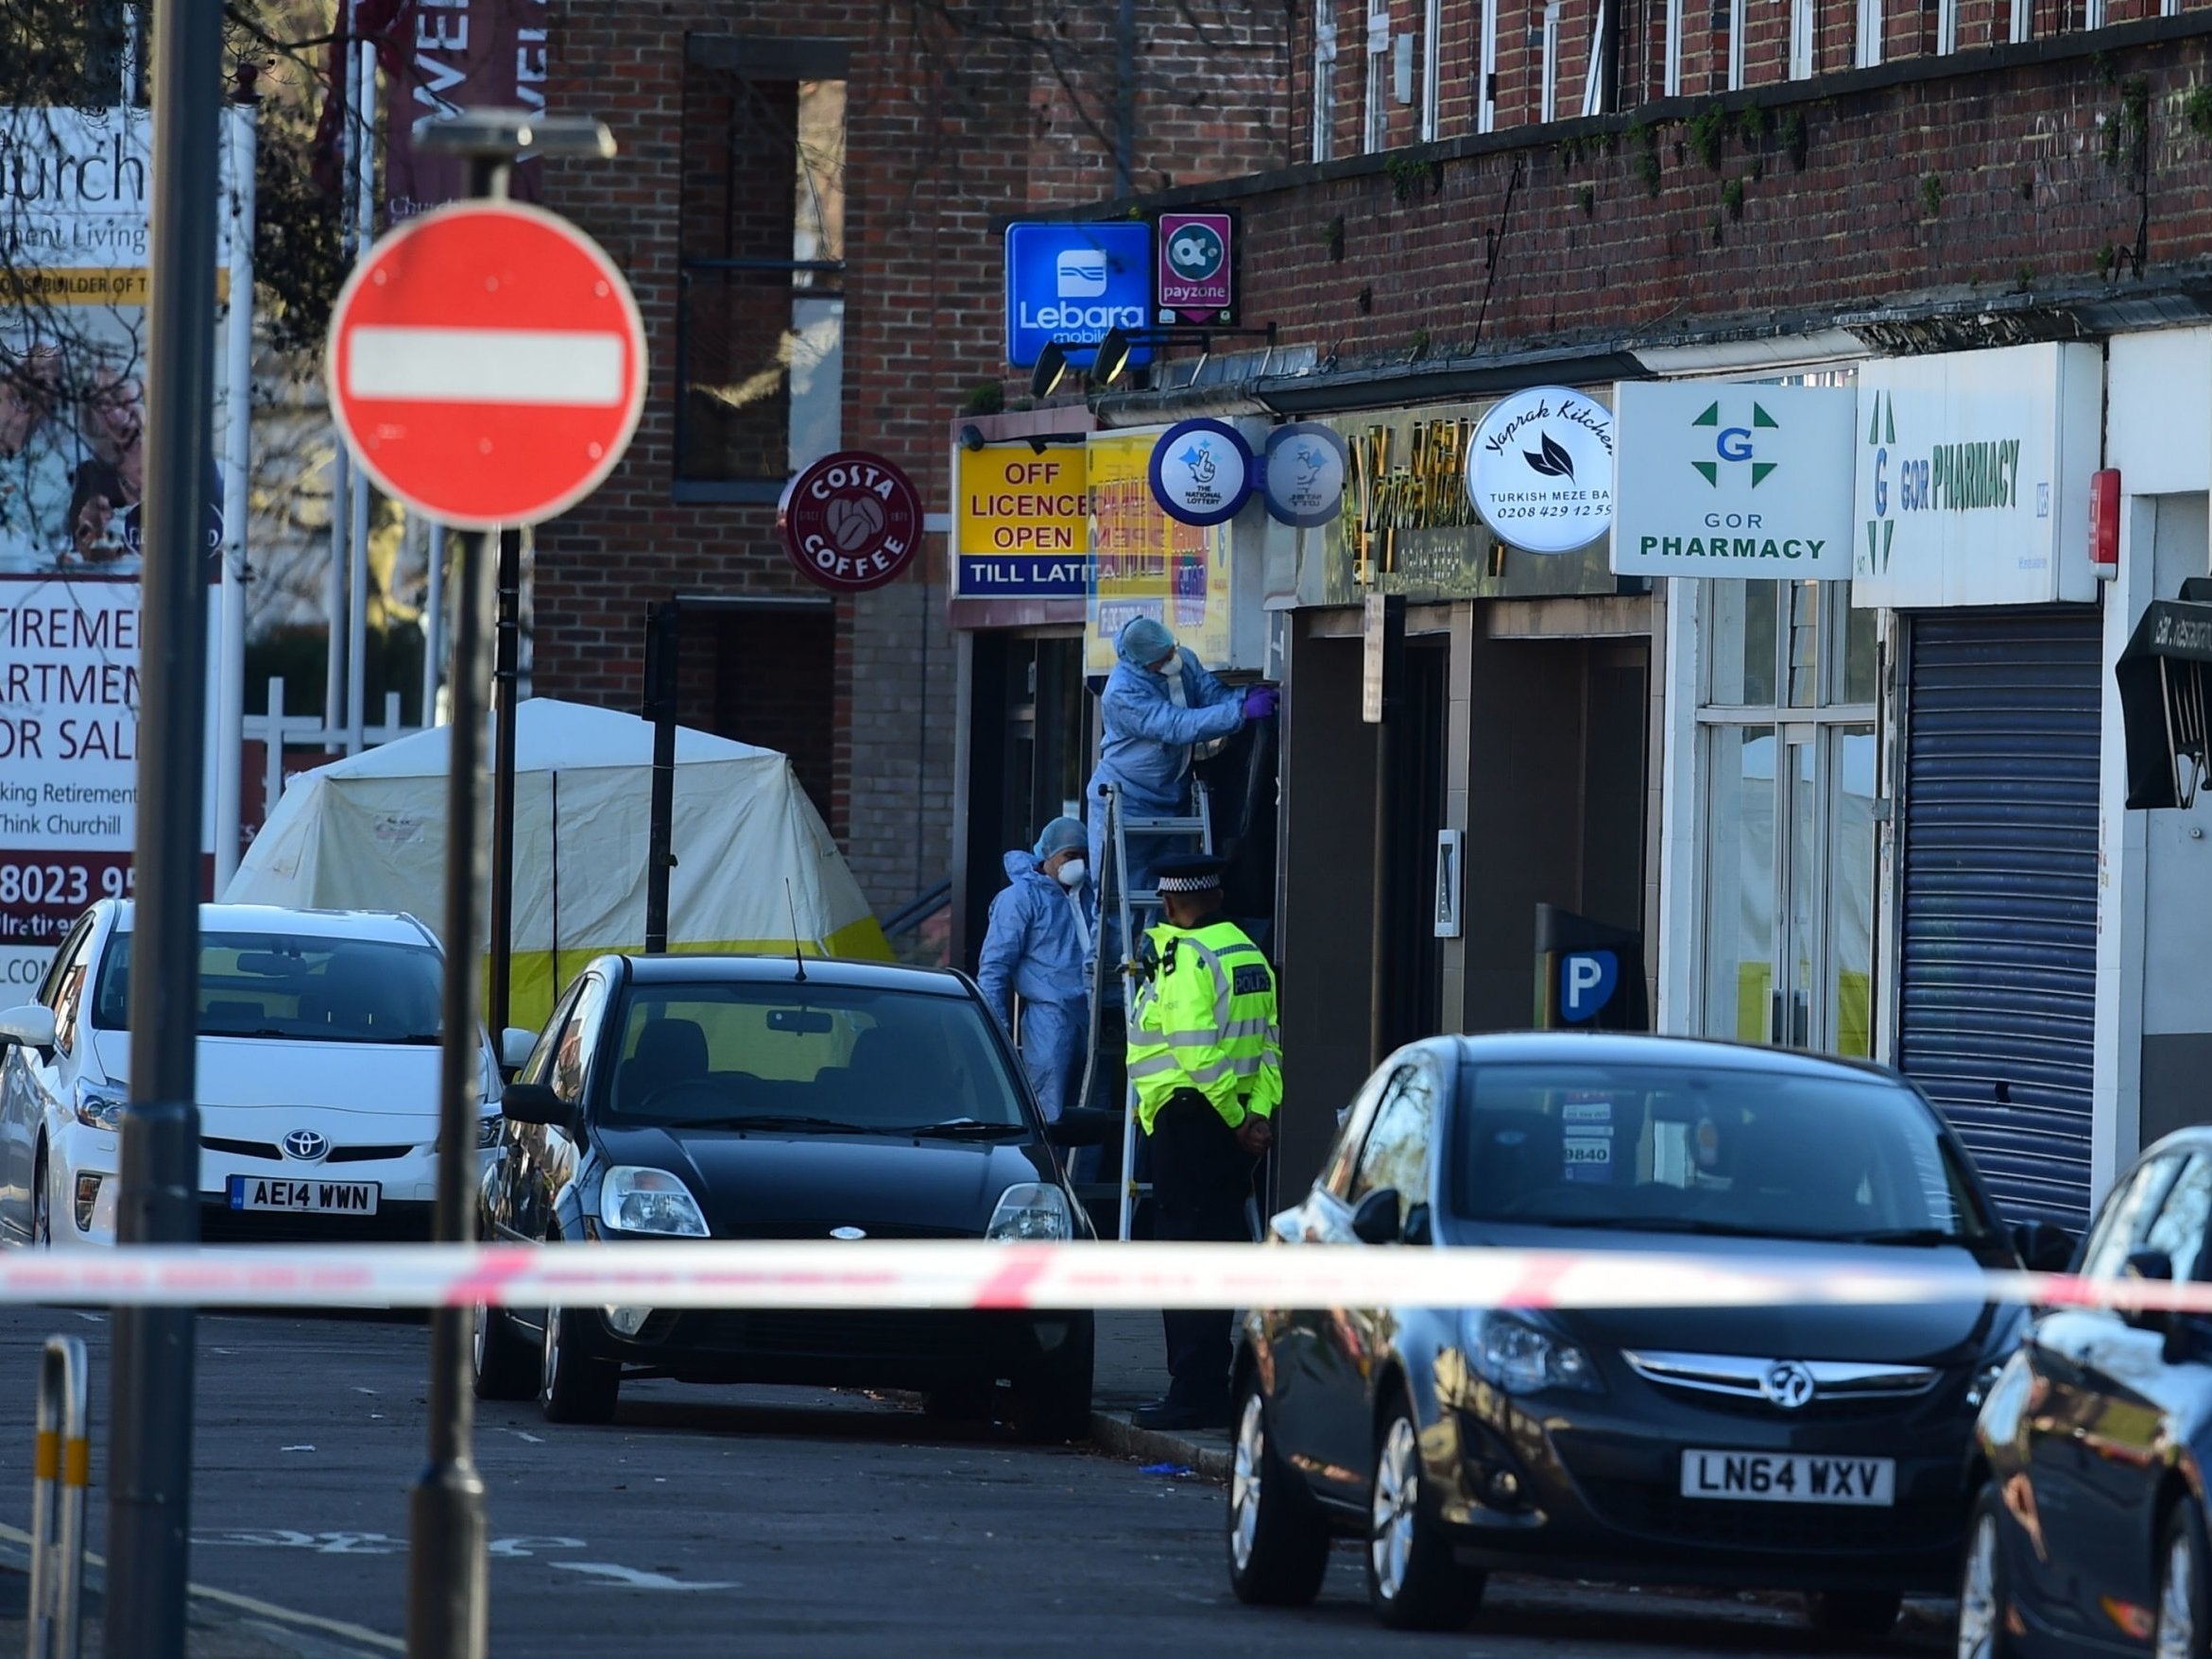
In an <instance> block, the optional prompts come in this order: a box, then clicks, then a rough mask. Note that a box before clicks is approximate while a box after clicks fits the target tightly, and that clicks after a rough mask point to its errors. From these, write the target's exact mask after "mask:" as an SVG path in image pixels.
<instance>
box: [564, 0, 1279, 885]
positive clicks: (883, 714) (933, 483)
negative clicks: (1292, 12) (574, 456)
mask: <svg viewBox="0 0 2212 1659" xmlns="http://www.w3.org/2000/svg"><path fill="white" fill-rule="evenodd" d="M1114 10H1115V9H1114V8H1112V7H1110V6H1100V5H1096V4H1089V3H1086V0H1007V3H1002V4H996V5H991V6H984V5H971V4H967V3H965V0H939V3H938V4H935V5H914V6H910V5H906V4H902V3H894V0H806V3H803V4H801V3H798V0H754V3H752V4H748V5H746V6H742V7H741V6H736V5H732V4H729V3H728V0H721V3H716V0H667V3H665V4H662V5H660V6H656V7H651V8H647V7H643V6H634V5H609V4H606V3H605V0H554V4H553V6H552V30H553V40H554V48H553V60H552V68H551V81H550V84H549V90H548V103H549V108H551V109H552V110H553V111H557V112H569V113H582V112H589V113H593V114H596V115H598V116H599V117H601V118H602V119H603V120H605V121H607V122H608V124H609V126H610V127H611V128H613V130H614V133H615V137H616V139H617V141H618V143H619V144H620V145H621V149H622V156H621V159H620V160H619V161H618V162H613V163H610V164H592V165H589V166H587V165H583V164H577V163H569V164H562V165H552V164H549V165H548V168H547V174H546V180H545V200H546V203H547V205H548V206H550V207H553V208H555V209H556V210H557V211H559V212H562V213H565V214H569V215H570V216H572V217H574V218H575V219H576V220H577V221H578V222H579V223H581V224H582V225H583V226H584V227H585V229H587V230H589V231H592V233H593V234H594V235H596V236H597V237H598V238H599V239H600V241H601V242H602V243H604V244H605V245H606V247H607V248H608V249H609V252H610V253H611V254H612V255H613V256H614V258H615V259H616V260H617V261H619V262H620V263H621V265H623V267H624V269H625V270H626V271H627V272H628V273H629V277H630V281H631V283H632V285H633V287H634V288H635V289H636V291H637V295H638V301H639V305H640V307H641V309H642V310H643V314H644V318H645V324H646V329H647V333H648V337H649V341H650V353H649V354H650V358H651V386H650V394H649V401H648V404H647V411H646V415H645V419H644V420H643V423H642V425H641V426H640V429H639V432H638V436H637V439H636V441H635V442H634V443H633V445H632V447H631V449H630V452H629V454H628V456H627V457H626V460H625V462H624V464H623V466H622V468H621V469H620V470H618V471H617V472H616V474H615V475H614V477H613V478H611V479H610V480H609V483H608V484H607V486H606V487H604V488H602V489H601V490H600V491H599V493H598V494H597V495H596V496H594V497H593V498H592V500H591V501H590V502H588V503H586V504H585V505H583V506H582V507H580V508H579V509H578V510H577V511H575V512H574V513H572V514H571V515H569V516H568V517H567V518H565V519H562V520H560V521H559V522H556V523H553V524H549V525H547V526H545V527H544V528H543V529H542V530H541V531H540V534H539V538H538V561H537V586H536V591H535V603H536V608H537V617H538V631H537V635H536V640H535V649H536V664H535V667H536V684H537V686H538V688H539V689H540V691H541V692H542V693H545V694H547V695H553V696H562V697H571V698H576V699H579V700H583V701H587V702H597V703H603V704H607V705H609V706H613V707H618V708H633V707H635V706H636V701H637V695H638V684H639V676H640V674H641V671H642V666H643V634H642V627H641V620H642V617H643V610H644V607H645V606H646V604H647V603H648V602H649V601H650V600H652V599H655V598H659V597H661V596H664V595H665V594H666V593H668V592H669V591H670V590H684V591H687V592H712V593H718V594H724V595H737V596H752V597H761V598H775V597H779V596H787V595H790V594H793V593H796V592H799V591H801V590H803V581H802V579H801V578H800V577H798V576H797V573H795V572H794V571H793V570H792V569H791V567H790V565H789V564H788V563H787V561H786V560H785V559H784V557H783V555H782V553H781V551H780V548H779V547H778V545H777V542H776V539H775V533H774V531H775V524H774V520H775V514H774V508H773V506H771V505H737V504H731V503H727V502H724V503H712V502H700V501H678V500H677V499H676V496H677V491H676V490H675V488H674V480H675V479H676V477H677V436H676V422H675V396H676V393H675V386H676V356H677V299H678V259H679V254H680V253H681V252H682V251H684V243H685V237H686V233H687V227H686V226H685V225H684V224H683V223H682V219H683V204H684V202H685V199H686V197H685V191H684V183H685V180H686V176H687V173H688V175H689V176H690V178H691V180H692V182H693V186H694V188H693V191H692V193H691V197H692V200H693V202H694V206H696V207H699V208H700V211H701V214H702V215H704V216H705V217H706V218H708V219H714V216H715V214H716V213H719V211H720V208H721V206H722V204H721V203H720V202H719V201H718V200H716V201H713V202H712V204H711V205H712V209H713V210H714V212H712V213H710V212H708V211H707V209H708V206H709V205H710V204H708V203H706V202H705V201H703V199H702V198H703V197H713V195H714V193H715V192H717V191H722V192H727V191H731V190H736V189H739V188H745V189H757V190H758V191H759V192H760V194H761V197H762V199H763V201H764V200H767V199H768V198H769V197H777V196H779V195H780V197H781V198H784V199H787V198H788V197H789V195H790V180H789V177H788V176H787V175H783V174H781V173H780V171H779V170H778V169H775V168H773V167H771V168H768V169H766V170H765V171H763V170H762V169H761V168H759V167H755V166H750V165H748V163H747V159H746V156H745V155H743V154H742V153H740V154H737V155H736V156H734V157H732V156H731V155H730V154H729V153H723V154H719V155H717V154H715V153H712V150H711V149H703V148H702V146H701V145H700V144H699V142H698V140H697V134H698V132H699V131H700V130H702V129H707V128H712V127H713V125H714V122H715V117H716V116H717V114H718V113H719V111H720V110H721V109H722V107H723V103H725V102H727V99H728V96H729V92H728V87H727V77H724V84H723V85H722V86H721V87H720V89H719V90H718V89H717V87H716V85H715V84H714V77H700V76H698V75H696V74H695V73H694V75H693V76H692V77H691V87H690V91H691V94H692V98H693V111H692V118H691V119H689V120H687V116H686V111H685V96H686V79H687V77H686V72H685V70H686V51H685V37H686V35H687V34H690V33H697V34H700V35H712V36H729V35H743V36H745V37H747V38H762V37H773V38H784V39H825V38H826V39H832V40H836V41H841V42H843V43H845V44H846V45H847V47H848V49H849V79H848V94H849V108H848V118H847V162H846V167H845V175H844V182H845V198H844V203H843V211H844V217H845V227H844V230H845V244H846V259H847V271H846V276H845V293H846V310H845V334H844V389H843V406H842V434H843V438H842V441H843V442H844V443H845V445H846V446H847V447H850V448H861V449H871V450H875V451H878V452H880V453H884V454H887V455H889V456H890V457H891V458H892V459H894V460H895V461H897V462H898V463H899V464H900V466H902V467H903V468H905V469H906V470H908V471H909V472H910V473H911V474H912V475H913V477H914V479H915V481H916V483H917V486H919V487H920V488H921V491H922V494H923V497H924V500H925V503H926V505H928V506H929V507H930V508H931V509H932V510H940V509H942V508H944V507H946V506H947V505H949V503H948V501H947V493H948V478H947V471H948V468H947V460H946V455H945V453H944V452H945V442H944V433H945V423H946V421H947V420H948V419H950V418H951V417H952V415H954V414H956V413H957V412H958V410H959V407H960V404H961V402H962V400H963V399H964V397H965V396H966V395H967V394H968V392H969V390H970V389H971V388H972V387H974V386H975V385H978V384H980V383H985V382H996V381H998V380H999V379H1000V378H1001V377H1002V376H1003V373H1004V368H1003V362H1002V347H1001V341H1002V337H1003V318H1002V315H1001V313H1002V309H1003V299H1002V292H1003V288H1002V284H1003V277H1002V273H1001V256H1000V251H999V248H1000V245H999V239H998V234H997V227H999V226H1000V225H1002V224H1003V221H1004V219H1005V217H1006V216H1007V215H1009V214H1019V213H1022V212H1025V211H1029V210H1030V209H1032V208H1033V207H1034V206H1035V205H1036V204H1039V203H1043V202H1048V201H1055V200H1079V199H1086V198H1089V197H1096V196H1099V195H1106V194H1111V190H1112V183H1113V177H1114V167H1113V158H1112V151H1111V134H1112V131H1113V121H1112V113H1113V109H1114V100H1113V79H1112V77H1113V62H1114V60H1113V53H1112V41H1111V39H1110V34H1106V33H1102V32H1101V30H1102V28H1106V29H1110V26H1111V20H1112V18H1113V16H1114ZM948 20H949V21H948ZM1140 24H1141V27H1140V39H1141V50H1140V54H1139V69H1140V78H1139V94H1138V104H1137V109H1138V119H1137V128H1138V146H1137V168H1136V173H1137V177H1138V179H1139V180H1142V181H1145V182H1148V183H1150V184H1152V185H1154V186H1156V187H1157V185H1158V184H1159V183H1160V181H1161V180H1162V179H1163V178H1164V179H1167V180H1175V181H1178V182H1189V181H1192V180H1206V179H1219V178H1226V177H1231V176H1235V175H1240V174H1245V173H1249V172H1252V171H1254V170H1255V169H1258V168H1260V167H1265V166H1279V165H1282V164H1284V163H1285V162H1288V161H1290V160H1293V159H1295V154H1296V153H1297V152H1296V151H1295V150H1294V148H1293V147H1292V145H1291V139H1292V128H1288V127H1286V125H1285V123H1286V115H1287V111H1289V106H1288V105H1287V104H1286V103H1285V101H1284V96H1285V88H1284V83H1283V64H1284V60H1285V53H1286V49H1287V42H1288V39H1289V31H1290V20H1289V18H1288V16H1287V14H1286V10H1285V5H1284V0H1140ZM718 99H720V100H721V101H720V102H718V101H717V100H718ZM1101 111H1104V113H1105V116H1106V119H1105V120H1104V121H1103V122H1101V121H1100V120H1099V119H1098V117H1099V114H1100V112H1101ZM1295 130H1296V131H1297V132H1298V133H1299V134H1301V135H1302V132H1303V128H1302V127H1300V128H1296V129H1295ZM687 135H689V136H690V138H691V140H692V142H691V143H690V144H689V145H687V142H686V140H687ZM778 211H779V212H780V209H779V210H778ZM727 216H728V215H726V214H725V215H723V217H724V218H727ZM716 222H720V221H716ZM688 231H689V234H690V235H691V237H692V238H693V239H694V252H695V248H696V238H697V237H698V236H699V235H701V234H702V233H703V230H702V226H701V224H700V223H699V222H697V220H696V219H694V224H693V225H692V226H690V227H688ZM772 233H773V232H772ZM743 298H748V299H749V298H759V296H758V294H757V293H755V294H752V295H749V296H745V297H743ZM718 315H719V316H720V317H721V319H722V320H724V321H725V322H727V324H728V325H729V335H730V337H731V339H732V340H733V341H735V342H739V343H748V342H749V343H750V344H751V346H752V351H751V358H750V359H749V360H750V361H757V360H759V359H760V357H761V355H762V353H761V349H760V342H759V341H757V340H755V339H754V338H753V336H754V335H756V334H761V333H767V334H769V335H770V338H771V339H772V338H773V330H774V329H775V327H776V324H775V323H774V322H773V321H772V320H764V319H763V318H762V317H760V316H754V315H753V314H752V312H751V311H750V310H749V309H748V308H747V307H746V305H744V304H740V303H738V302H737V300H736V299H732V300H731V302H730V304H729V307H728V308H727V309H726V310H724V311H722V312H721V313H719V314H718ZM747 362H748V358H747V357H746V353H745V352H744V351H737V350H736V349H735V348H734V347H733V350H732V355H731V357H730V359H729V365H727V366H726V367H727V368H729V370H730V371H731V372H732V373H739V372H741V371H742V370H743V369H744V368H745V367H746V363H747ZM762 419H763V424H764V425H765V426H766V427H767V428H768V429H769V430H771V432H772V431H774V430H776V429H779V428H780V420H781V415H780V405H779V406H778V409H777V410H776V411H775V412H774V413H772V415H769V416H763V418H762ZM754 436H755V437H756V438H757V437H758V434H755V435H754ZM756 447H761V446H759V445H758V444H756ZM768 447H773V446H768ZM693 448H694V453H696V440H694V443H693ZM943 562H944V556H943V548H942V544H941V538H932V539H931V543H930V546H929V547H928V549H927V554H926V556H925V558H924V559H922V560H920V561H917V569H916V570H915V572H914V573H911V574H910V575H909V576H907V577H905V578H903V579H901V580H900V582H898V583H895V584H893V585H892V586H891V587H889V588H887V589H884V590H881V591H879V592H876V593H873V594H867V595H863V596H860V597H858V598H856V599H847V600H841V601H840V602H839V603H838V605H837V607H836V615H837V629H836V635H835V649H834V652H833V660H832V664H831V665H830V666H829V667H828V668H827V669H826V671H825V673H824V676H823V677H824V681H825V683H823V684H822V685H821V686H820V687H819V689H818V694H819V695H820V696H821V697H822V698H824V699H825V700H826V701H827V702H828V703H829V704H830V706H831V708H832V711H833V730H834V733H835V735H834V738H833V740H832V754H831V756H830V758H829V760H830V764H829V766H828V767H827V775H828V778H829V781H828V784H827V786H826V787H827V793H828V796H829V798H828V801H827V802H826V803H825V804H826V812H825V815H826V816H827V817H828V819H829V820H830V823H831V827H832V831H833V832H834V833H835V834H836V835H837V836H838V837H839V838H840V840H841V842H842V844H843V845H844V847H845V848H846V851H847V855H848V857H849V860H850V862H851V864H852V866H853V869H854V873H855V874H856V875H857V876H858V877H859V879H860V881H861V884H862V886H863V888H864V889H865V890H866V893H867V895H868V897H869V898H870V899H871V900H872V901H874V902H875V903H876V904H877V906H878V907H879V908H889V907H892V906H895V905H897V904H899V903H900V902H902V901H903V900H905V899H906V898H911V897H912V896H913V895H914V894H915V893H916V892H917V891H919V890H920V889H922V888H925V887H927V886H929V885H931V884H933V883H934V882H935V881H938V880H941V879H942V878H943V876H944V875H945V874H946V873H947V871H948V869H949V866H950V859H951V835H952V755H953V748H954V742H955V733H954V730H953V722H954V703H953V679H952V663H953V645H952V639H951V637H950V635H949V634H948V632H947V630H946V627H945V624H944V621H943V618H944V609H945V607H944V598H945V595H944V590H943V586H942V584H943V580H944V571H943V568H942V567H943ZM689 632H690V635H691V637H692V638H693V640H694V641H708V640H709V639H711V637H712V629H711V628H709V627H706V626H703V625H702V626H699V627H696V628H694V629H691V630H689ZM692 649H694V650H696V651H700V652H705V651H707V650H708V649H709V646H708V645H707V644H705V643H698V644H695V645H694V647H692ZM684 687H685V708H686V710H687V715H688V716H689V717H691V718H695V719H698V720H701V721H706V722H712V720H713V719H715V717H716V716H715V709H716V697H715V689H714V677H713V670H712V666H711V665H709V664H703V663H692V662H687V665H686V672H685V676H684ZM725 718H726V719H727V718H731V716H729V715H728V711H727V706H725ZM734 735H743V733H742V732H739V733H736V734H734ZM805 769H806V768H804V767H803V766H802V770H805Z"/></svg>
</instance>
